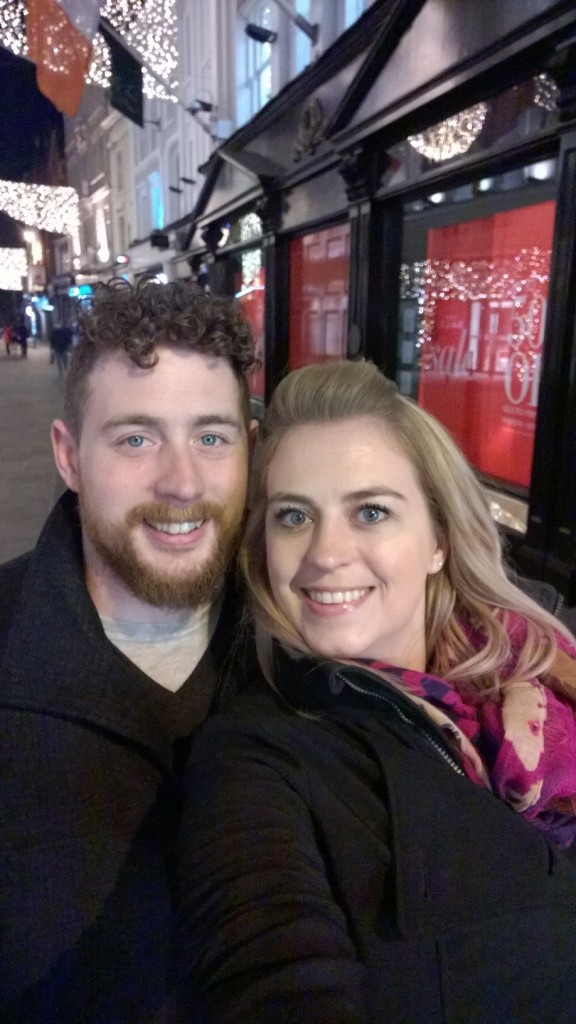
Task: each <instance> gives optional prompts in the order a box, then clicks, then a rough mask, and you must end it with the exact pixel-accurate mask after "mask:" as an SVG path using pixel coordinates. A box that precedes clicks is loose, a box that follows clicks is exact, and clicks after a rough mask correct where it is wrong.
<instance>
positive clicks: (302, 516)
mask: <svg viewBox="0 0 576 1024" xmlns="http://www.w3.org/2000/svg"><path fill="white" fill-rule="evenodd" d="M276 518H277V520H278V522H279V523H281V524H282V526H303V525H304V523H305V522H306V521H307V519H308V516H307V515H306V513H305V512H302V511H301V509H299V508H284V509H281V510H280V512H279V513H278V515H277V516H276Z"/></svg>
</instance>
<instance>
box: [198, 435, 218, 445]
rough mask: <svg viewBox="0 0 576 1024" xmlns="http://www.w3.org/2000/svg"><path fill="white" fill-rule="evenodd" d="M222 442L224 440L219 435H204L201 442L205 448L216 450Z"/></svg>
mask: <svg viewBox="0 0 576 1024" xmlns="http://www.w3.org/2000/svg"><path fill="white" fill-rule="evenodd" d="M221 441H222V438H221V437H220V436H219V435H218V434H203V435H202V437H201V438H200V442H201V444H202V445H203V446H204V447H205V448H215V447H216V446H217V445H219V444H220V443H221Z"/></svg>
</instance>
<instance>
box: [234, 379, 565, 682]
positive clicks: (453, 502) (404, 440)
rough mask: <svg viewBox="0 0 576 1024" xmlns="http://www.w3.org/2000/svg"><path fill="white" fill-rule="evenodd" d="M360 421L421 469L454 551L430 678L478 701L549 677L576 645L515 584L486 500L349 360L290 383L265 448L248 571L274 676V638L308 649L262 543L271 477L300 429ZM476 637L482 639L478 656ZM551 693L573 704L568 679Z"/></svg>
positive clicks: (274, 406) (385, 385) (433, 637)
mask: <svg viewBox="0 0 576 1024" xmlns="http://www.w3.org/2000/svg"><path fill="white" fill-rule="evenodd" d="M360 416H362V417H366V416H369V417H373V418H374V419H377V420H379V421H380V422H381V423H382V424H384V425H385V426H386V428H387V430H388V431H390V432H391V434H392V435H393V437H394V438H395V440H396V442H397V444H398V447H399V449H400V450H401V451H402V453H403V454H404V455H405V456H406V457H407V458H408V459H409V461H410V462H411V463H412V465H413V466H414V469H415V470H416V473H417V476H418V479H419V482H420V485H421V487H422V491H423V493H424V496H425V499H426V502H427V505H428V510H429V513H430V517H431V520H432V523H433V525H434V528H435V530H436V533H437V537H438V540H439V542H440V543H442V545H443V546H444V547H445V550H446V556H445V562H444V566H443V568H442V569H441V570H440V572H438V573H436V574H434V575H430V576H429V577H428V583H427V593H426V622H425V633H426V656H427V670H428V671H430V672H433V673H435V674H436V675H439V676H442V677H443V678H445V679H450V680H453V681H454V682H458V684H459V686H461V687H467V688H469V689H472V690H473V691H475V692H476V693H479V694H482V693H489V692H494V691H497V690H498V689H499V688H500V686H501V683H502V675H503V674H504V675H505V676H506V681H507V682H508V683H511V682H513V681H515V680H518V679H527V678H531V677H533V676H540V675H542V674H544V673H546V672H547V671H548V670H549V669H550V667H551V665H552V663H553V661H554V658H555V656H556V653H557V640H556V635H555V631H556V630H558V631H559V632H561V633H563V634H564V635H565V636H566V637H567V638H568V639H570V640H573V638H572V637H571V635H570V634H569V633H568V631H567V630H566V629H565V628H564V627H563V626H562V625H561V624H560V623H559V622H558V621H557V620H556V619H555V618H554V616H552V615H550V614H549V613H548V612H546V611H544V609H542V608H540V606H539V605H537V604H536V603H535V602H534V601H533V600H532V599H531V598H530V597H528V596H527V595H526V594H525V593H523V591H521V590H520V589H519V588H518V587H516V586H515V585H514V584H513V583H512V582H511V581H510V579H509V578H508V576H507V573H506V570H505V568H504V564H503V559H502V549H501V542H500V538H499V535H498V531H497V528H496V526H495V524H494V522H493V520H492V517H491V515H490V509H489V506H488V502H487V500H486V497H485V495H484V492H483V490H482V487H481V486H480V484H479V482H478V480H477V478H476V476H475V474H474V472H473V470H472V469H471V467H470V466H469V464H468V462H467V461H466V459H465V458H464V456H463V454H462V453H461V451H460V450H459V448H458V447H457V446H456V444H455V443H454V442H453V440H452V438H451V437H450V436H449V434H448V433H447V432H446V430H444V428H443V427H442V426H441V425H440V423H438V421H437V420H436V419H434V417H433V416H431V415H430V414H429V413H427V412H426V411H425V410H424V409H421V408H420V407H419V406H418V405H416V404H415V403H414V402H412V401H411V400H410V399H407V398H404V397H403V396H402V395H400V394H399V393H398V390H397V387H396V385H395V384H394V383H393V382H392V381H390V380H388V379H387V378H386V377H384V376H383V374H381V373H380V371H379V370H378V369H377V367H376V366H374V365H373V364H371V363H368V362H349V361H342V362H335V363H330V364H320V365H312V366H306V367H304V368H303V369H301V370H296V371H294V372H293V373H290V374H289V375H288V376H287V377H285V379H284V380H283V381H282V382H281V383H280V385H279V386H278V388H277V389H276V391H275V392H274V395H273V397H272V401H271V403H270V406H269V408H268V409H267V411H266V415H265V418H264V422H263V425H262V427H261V430H260V434H259V437H258V440H257V444H256V450H255V453H254V463H253V471H252V479H251V486H250V493H249V502H248V503H249V510H250V511H249V517H248V523H247V526H246V532H245V536H244V542H243V546H242V550H241V555H240V561H241V566H242V569H243V572H244V575H245V577H246V579H247V582H248V586H249V588H250V591H251V595H252V606H253V612H254V616H255V619H256V624H257V639H258V649H259V655H260V658H261V661H262V663H263V668H264V670H265V671H266V672H267V674H268V673H269V666H270V649H271V640H272V638H276V639H278V640H280V641H281V642H283V643H285V644H288V645H289V646H291V647H294V648H296V649H297V650H300V651H307V650H308V649H307V647H306V644H305V643H304V642H303V640H302V638H301V637H300V635H299V634H298V633H297V632H296V631H295V628H294V626H293V624H292V623H291V622H290V621H289V620H288V619H287V618H286V616H285V615H284V614H283V612H282V611H281V609H280V608H279V607H278V605H277V603H276V601H275V599H274V597H273V594H272V591H271V588H270V582H269V579H268V571H267V565H266V546H265V544H264V543H263V538H264V536H265V519H266V503H267V476H268V468H269V466H270V463H271V461H272V458H273V456H274V453H275V451H276V449H277V447H278V444H279V442H280V440H281V439H282V438H283V437H284V435H285V434H286V433H287V432H288V431H289V430H291V429H292V428H294V427H296V426H302V425H304V424H318V423H330V422H333V421H342V420H346V419H351V418H353V417H354V418H355V417H360ZM508 612H514V613H516V614H518V615H520V616H521V617H522V620H523V621H524V622H525V627H526V635H525V637H524V639H523V643H522V649H521V651H520V653H519V654H517V653H516V659H515V665H514V667H513V669H512V670H510V656H511V641H510V635H509V630H508V629H507V619H508V616H507V613H508ZM471 630H472V631H474V632H475V633H478V634H480V636H481V638H482V643H481V645H480V646H481V649H480V650H478V645H477V644H474V642H473V641H472V639H471V636H470V632H471ZM504 670H506V671H504ZM551 685H553V686H555V687H556V688H557V689H560V690H563V691H564V692H567V693H568V694H570V695H571V696H572V697H573V698H574V697H576V684H574V683H572V682H571V681H565V682H564V683H563V682H562V681H561V680H558V681H556V682H554V681H552V680H551Z"/></svg>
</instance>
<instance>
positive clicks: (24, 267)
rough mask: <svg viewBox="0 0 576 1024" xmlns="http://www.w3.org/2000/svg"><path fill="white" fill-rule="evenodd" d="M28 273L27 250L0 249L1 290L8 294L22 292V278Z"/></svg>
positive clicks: (4, 247) (5, 247)
mask: <svg viewBox="0 0 576 1024" xmlns="http://www.w3.org/2000/svg"><path fill="white" fill-rule="evenodd" d="M27 273H28V263H27V262H26V249H14V248H11V247H8V246H2V247H0V288H1V289H4V290H5V291H7V292H20V291H22V278H23V277H26V275H27Z"/></svg>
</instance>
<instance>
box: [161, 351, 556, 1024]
mask: <svg viewBox="0 0 576 1024" xmlns="http://www.w3.org/2000/svg"><path fill="white" fill-rule="evenodd" d="M250 507H251V511H250V518H249V522H248V526H247V532H246V537H245V544H244V550H243V555H242V560H243V568H244V571H245V574H246V577H247V580H248V583H249V587H250V590H251V593H252V599H253V610H254V615H255V618H256V623H257V639H258V645H259V656H260V659H261V664H262V666H263V669H264V673H265V675H266V677H267V679H268V682H269V683H270V684H271V687H270V686H268V687H267V686H265V685H263V686H262V688H261V690H260V691H259V692H253V693H250V694H248V693H245V694H244V695H242V696H241V697H240V698H238V699H237V701H236V703H235V705H234V707H233V708H231V709H230V711H229V712H227V713H226V714H225V715H222V716H217V717H215V718H213V719H212V720H210V721H209V722H208V723H207V725H206V726H205V727H204V729H203V733H202V735H201V736H200V737H199V739H198V741H197V743H196V744H195V747H194V749H193V752H192V756H191V761H190V769H189V774H188V790H187V806H186V810H185V815H184V824H183V831H182V850H181V855H182V856H181V870H182V892H183V909H182V932H183V937H184V938H183V942H184V944H185V946H184V948H186V949H192V950H193V951H194V953H193V954H191V959H192V961H193V964H194V970H195V972H196V977H197V981H198V985H199V989H200V994H201V1000H202V1003H203V1006H204V1009H205V1012H206V1014H207V1020H209V1021H210V1024H216V1022H217V1024H221V1022H228V1021H250V1022H251V1024H268V1022H270V1024H272V1022H274V1024H279V1022H286V1024H288V1022H289V1024H294V1022H299V1021H311V1022H314V1024H361V1022H368V1021H370V1022H379V1024H401V1022H402V1024H440V1022H448V1024H456V1022H459V1024H465V1022H466V1024H472V1022H473V1024H528V1022H531V1024H574V1021H575V1020H576V996H575V995H574V976H575V971H576V942H575V941H574V935H575V933H576V867H575V865H574V863H573V861H571V859H570V849H571V847H572V846H573V845H576V843H574V837H575V835H576V818H575V814H574V808H575V806H576V802H575V794H576V726H575V716H574V705H575V702H576V670H575V662H574V658H575V657H576V651H575V649H574V647H573V646H572V644H573V640H572V638H571V637H570V636H569V635H568V634H567V633H566V631H565V630H564V629H563V627H562V626H561V625H560V624H559V623H558V622H557V621H556V620H555V619H554V618H553V617H552V616H551V615H549V614H548V613H547V612H545V611H543V610H542V609H540V608H539V607H538V606H537V605H536V604H534V603H533V602H532V601H531V600H530V598H529V597H527V596H526V595H525V594H524V593H522V592H521V591H520V590H519V589H518V588H517V587H516V586H514V585H513V584H512V583H511V582H510V581H509V580H508V578H507V576H506V573H505V570H504V568H503V565H502V560H501V552H500V545H499V540H498V535H497V531H496V529H495V527H494V525H493V523H492V520H491V517H490V514H489V510H488V507H487V503H486V501H485V499H484V496H483V492H482V490H481V488H480V486H479V484H478V483H477V481H476V479H475V476H474V474H473V473H472V471H471V469H470V468H469V466H468V465H467V463H466V461H465V460H464V458H463V457H462V455H461V454H460V452H459V451H458V449H457V448H456V446H455V445H454V443H453V442H452V441H451V439H450V438H449V437H448V435H447V434H446V432H445V431H444V430H443V428H442V427H441V426H440V425H439V424H438V423H437V422H436V421H435V420H434V419H433V418H432V417H430V416H429V415H428V414H427V413H425V412H424V411H423V410H422V409H419V408H418V407H417V406H416V405H414V404H413V403H412V402H410V401H409V400H407V399H405V398H403V397H401V396H400V395H398V393H397V390H396V388H395V386H394V385H393V384H392V383H391V382H390V381H387V380H386V379H385V378H384V377H382V375H381V374H380V373H379V372H378V370H377V369H376V368H375V367H374V366H372V365H370V364H367V363H349V362H346V363H336V364H332V365H329V366H310V367H306V368H305V369H303V370H299V371H297V372H295V373H293V374H290V375H289V376H288V377H287V378H286V379H285V380H284V381H283V382H282V384H281V385H280V386H279V388H278V389H277V391H276V394H275V396H274V398H273V400H272V403H271V406H270V408H269V410H268V412H267V414H266V418H265V421H264V426H263V430H262V435H261V438H260V440H259V443H258V446H257V452H256V455H255V464H254V477H253V487H252V495H251V501H250ZM264 541H265V543H264ZM255 689H256V688H255Z"/></svg>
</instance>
